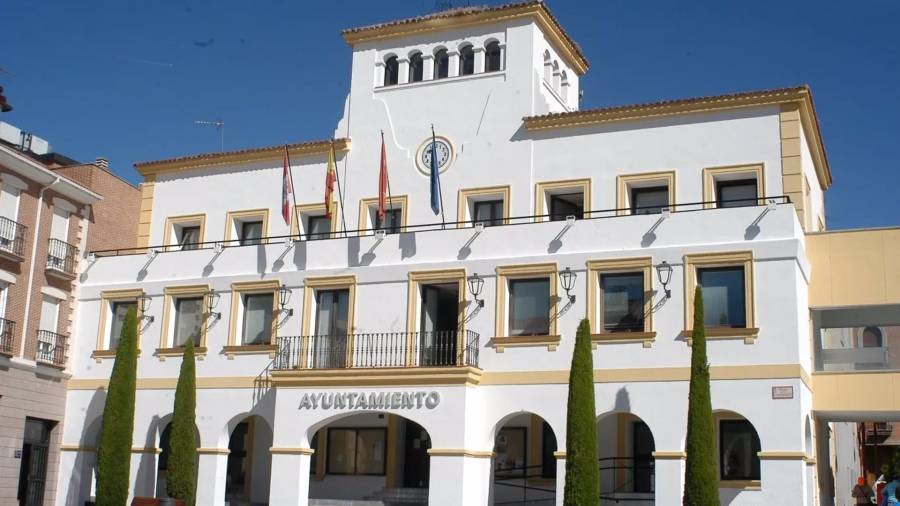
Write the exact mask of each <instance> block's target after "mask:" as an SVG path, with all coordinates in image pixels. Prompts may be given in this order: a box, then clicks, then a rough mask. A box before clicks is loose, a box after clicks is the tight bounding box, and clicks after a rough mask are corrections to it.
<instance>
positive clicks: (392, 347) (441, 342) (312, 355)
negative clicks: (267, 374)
mask: <svg viewBox="0 0 900 506" xmlns="http://www.w3.org/2000/svg"><path fill="white" fill-rule="evenodd" d="M460 337H462V338H464V341H460V339H459V338H460ZM478 345H479V336H478V334H477V333H476V332H473V331H471V330H467V331H465V332H464V333H463V334H462V335H460V333H459V332H458V331H456V330H446V331H435V332H381V333H354V334H329V335H312V336H279V337H278V351H277V355H276V356H275V361H274V364H273V370H282V371H283V370H291V369H344V368H354V369H374V368H407V367H456V366H473V367H478V351H479V350H478Z"/></svg>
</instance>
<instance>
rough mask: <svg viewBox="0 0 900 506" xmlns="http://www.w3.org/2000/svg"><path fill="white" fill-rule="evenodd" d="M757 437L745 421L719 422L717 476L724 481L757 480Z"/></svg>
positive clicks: (758, 449) (758, 474) (758, 448)
mask: <svg viewBox="0 0 900 506" xmlns="http://www.w3.org/2000/svg"><path fill="white" fill-rule="evenodd" d="M759 451H760V444H759V436H758V435H757V434H756V429H754V428H753V425H752V424H751V423H750V422H748V421H747V420H720V421H719V476H720V478H721V479H722V480H723V481H724V480H759V479H760V472H759V455H758V453H759Z"/></svg>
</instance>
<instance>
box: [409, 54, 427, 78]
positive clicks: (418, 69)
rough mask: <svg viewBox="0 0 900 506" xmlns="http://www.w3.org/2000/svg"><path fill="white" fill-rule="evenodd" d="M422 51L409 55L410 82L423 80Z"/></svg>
mask: <svg viewBox="0 0 900 506" xmlns="http://www.w3.org/2000/svg"><path fill="white" fill-rule="evenodd" d="M423 67H424V65H423V64H422V53H416V54H414V55H412V56H410V57H409V82H411V83H415V82H419V81H421V80H422V71H423Z"/></svg>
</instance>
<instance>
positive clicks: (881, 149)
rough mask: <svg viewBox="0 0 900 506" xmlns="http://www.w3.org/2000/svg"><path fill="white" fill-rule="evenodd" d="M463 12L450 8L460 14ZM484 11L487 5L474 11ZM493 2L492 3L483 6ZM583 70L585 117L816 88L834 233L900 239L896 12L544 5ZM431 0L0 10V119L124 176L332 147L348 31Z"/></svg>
mask: <svg viewBox="0 0 900 506" xmlns="http://www.w3.org/2000/svg"><path fill="white" fill-rule="evenodd" d="M465 3H466V2H465V1H463V0H456V1H455V2H454V5H465ZM473 3H480V2H473ZM489 3H491V4H497V3H502V2H496V1H490V2H489ZM548 5H549V6H550V8H551V10H552V11H553V12H554V14H555V15H556V16H557V17H558V18H559V20H560V22H561V23H562V24H563V26H565V28H566V30H567V31H568V32H569V33H570V35H571V36H572V37H573V38H574V39H575V40H576V41H577V42H578V43H579V44H580V45H581V46H582V48H583V50H584V52H585V54H586V55H587V57H588V58H589V60H590V61H591V70H590V71H589V72H588V74H587V75H586V76H585V77H584V79H583V81H582V89H583V90H584V100H583V102H582V108H590V107H599V106H607V105H619V104H628V103H636V102H646V101H655V100H661V99H669V98H685V97H695V96H702V95H711V94H720V93H731V92H738V91H748V90H754V89H764V88H773V87H780V86H794V85H797V84H804V83H805V84H809V85H810V86H812V90H813V94H814V98H815V101H816V108H817V110H818V113H819V118H820V121H821V123H822V130H823V134H824V139H825V146H826V149H827V151H828V157H829V160H830V162H831V169H832V172H833V174H834V186H832V189H831V190H829V192H828V194H827V204H828V224H829V227H830V228H833V229H835V228H851V227H872V226H889V225H897V224H900V198H897V194H898V189H900V152H898V150H900V131H898V125H897V121H898V119H900V93H898V91H900V31H898V28H897V27H898V26H900V2H896V1H894V0H866V1H864V2H844V1H828V0H820V1H784V0H782V1H769V0H763V1H753V2H749V1H741V2H739V1H723V0H709V1H688V0H680V1H676V0H670V1H659V2H657V1H644V0H603V1H596V0H590V1H587V0H585V1H572V0H548ZM434 8H435V2H434V1H433V0H408V1H389V2H374V1H371V0H368V1H367V0H337V1H333V2H316V3H313V2H305V1H299V0H298V1H288V0H253V1H251V0H243V1H237V0H220V1H194V0H170V1H165V2H160V1H150V0H141V1H137V0H98V1H94V0H90V1H77V2H73V1H71V0H42V1H32V0H0V9H2V11H0V12H2V19H3V29H2V30H0V68H2V69H3V71H0V85H2V86H4V87H5V88H6V96H7V98H8V99H9V101H10V103H11V104H12V105H13V106H14V107H15V110H14V111H13V112H11V113H6V114H3V115H2V116H0V120H2V121H6V122H9V123H13V124H15V125H17V126H19V127H21V128H23V129H26V130H28V131H32V132H34V133H36V134H37V135H39V136H41V137H44V138H45V139H48V140H49V141H50V142H51V144H53V146H54V147H55V149H56V150H57V151H59V152H61V153H64V154H66V155H68V156H71V157H73V158H75V159H78V160H82V161H90V160H93V159H94V158H95V157H97V156H106V157H107V158H109V159H110V163H111V164H112V166H113V169H114V170H115V171H116V172H117V173H119V174H121V175H122V176H124V177H126V178H127V179H129V180H131V181H138V180H139V178H138V176H137V174H136V173H135V172H134V170H133V169H132V168H131V164H132V163H134V162H135V161H143V160H154V159H161V158H167V157H171V156H179V155H185V154H191V153H198V152H207V151H216V150H218V147H219V138H218V135H217V133H216V131H215V129H214V128H212V127H199V126H196V125H194V124H193V121H194V120H198V119H224V120H225V122H226V128H225V148H226V149H239V148H244V147H253V146H267V145H275V144H280V143H285V142H296V141H302V140H311V139H320V138H326V137H329V136H330V135H331V132H332V131H333V129H334V126H335V124H336V122H337V120H338V118H339V115H340V112H341V109H342V106H343V100H344V97H345V95H346V92H347V88H348V79H349V77H350V76H349V72H350V50H349V48H348V47H347V46H346V44H344V42H343V40H342V39H341V38H340V34H339V32H340V30H341V29H342V28H347V27H353V26H357V25H365V24H371V23H376V22H380V21H386V20H391V19H395V18H401V17H408V16H413V15H419V14H424V13H428V12H431V11H433V10H434Z"/></svg>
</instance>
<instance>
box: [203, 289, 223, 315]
mask: <svg viewBox="0 0 900 506" xmlns="http://www.w3.org/2000/svg"><path fill="white" fill-rule="evenodd" d="M219 297H220V295H219V292H217V291H215V290H213V289H210V290H209V292H207V294H206V311H207V312H208V313H209V317H210V318H212V319H214V320H218V319H219V318H221V317H222V313H220V312H217V311H213V309H215V308H216V306H218V305H219Z"/></svg>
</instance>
